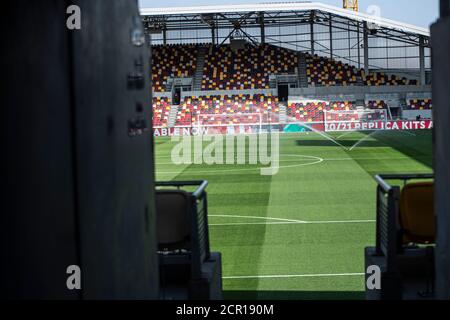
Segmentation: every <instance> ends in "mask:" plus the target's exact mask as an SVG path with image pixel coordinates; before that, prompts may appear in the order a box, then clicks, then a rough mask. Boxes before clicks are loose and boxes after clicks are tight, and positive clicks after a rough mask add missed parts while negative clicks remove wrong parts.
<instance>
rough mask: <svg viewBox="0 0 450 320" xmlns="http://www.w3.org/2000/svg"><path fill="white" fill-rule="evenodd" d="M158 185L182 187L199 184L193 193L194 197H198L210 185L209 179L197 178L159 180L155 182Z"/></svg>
mask: <svg viewBox="0 0 450 320" xmlns="http://www.w3.org/2000/svg"><path fill="white" fill-rule="evenodd" d="M155 186H156V187H176V188H177V189H180V188H181V187H190V186H198V188H197V189H196V190H195V191H194V192H192V193H191V195H192V196H193V197H195V198H196V199H198V198H199V197H200V196H201V195H202V194H203V193H204V192H205V189H206V187H207V186H208V181H207V180H196V181H159V182H156V183H155Z"/></svg>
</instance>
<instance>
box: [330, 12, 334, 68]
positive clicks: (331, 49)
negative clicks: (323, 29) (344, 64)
mask: <svg viewBox="0 0 450 320" xmlns="http://www.w3.org/2000/svg"><path fill="white" fill-rule="evenodd" d="M329 33H330V58H331V59H333V16H332V15H331V13H330V15H329Z"/></svg>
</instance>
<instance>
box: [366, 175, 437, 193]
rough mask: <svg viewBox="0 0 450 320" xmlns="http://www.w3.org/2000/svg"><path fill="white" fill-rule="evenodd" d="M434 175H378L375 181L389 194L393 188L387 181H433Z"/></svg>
mask: <svg viewBox="0 0 450 320" xmlns="http://www.w3.org/2000/svg"><path fill="white" fill-rule="evenodd" d="M433 178H434V174H432V173H418V174H378V175H376V176H375V180H376V181H377V183H378V185H379V186H380V187H381V188H382V189H383V190H384V191H385V192H389V191H390V190H391V189H392V186H391V185H390V184H388V183H387V182H386V180H403V181H404V182H406V181H408V180H414V179H433Z"/></svg>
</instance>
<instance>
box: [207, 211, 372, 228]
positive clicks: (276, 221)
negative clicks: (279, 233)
mask: <svg viewBox="0 0 450 320" xmlns="http://www.w3.org/2000/svg"><path fill="white" fill-rule="evenodd" d="M209 217H218V218H239V219H260V220H269V221H273V222H229V223H210V224H209V226H246V225H289V224H338V223H341V224H343V223H374V222H375V220H332V221H303V220H294V219H283V218H272V217H256V216H236V215H226V214H211V215H209Z"/></svg>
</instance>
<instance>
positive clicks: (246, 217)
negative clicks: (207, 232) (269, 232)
mask: <svg viewBox="0 0 450 320" xmlns="http://www.w3.org/2000/svg"><path fill="white" fill-rule="evenodd" d="M208 216H209V217H219V218H242V219H263V220H274V221H279V222H284V223H286V222H289V223H306V221H302V220H294V219H282V218H271V217H256V216H235V215H228V214H210V215H208Z"/></svg>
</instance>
